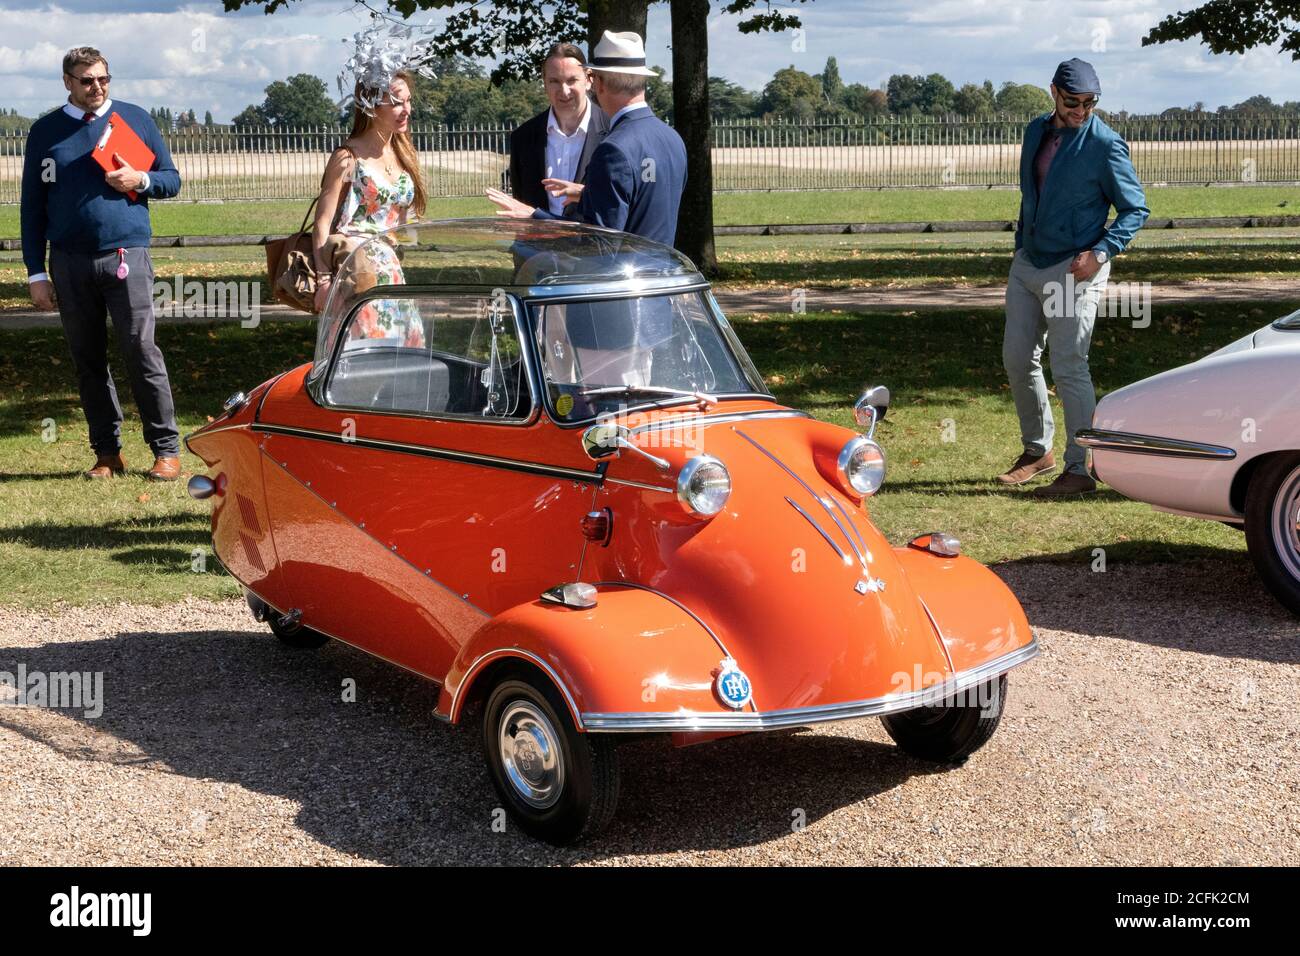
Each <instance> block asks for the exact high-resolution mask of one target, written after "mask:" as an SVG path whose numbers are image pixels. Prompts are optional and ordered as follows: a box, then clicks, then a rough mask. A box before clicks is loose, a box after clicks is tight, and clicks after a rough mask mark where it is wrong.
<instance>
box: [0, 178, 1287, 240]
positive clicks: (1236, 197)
mask: <svg viewBox="0 0 1300 956" xmlns="http://www.w3.org/2000/svg"><path fill="white" fill-rule="evenodd" d="M1147 201H1148V203H1149V205H1150V206H1151V213H1152V215H1153V216H1157V217H1168V218H1178V217H1186V216H1196V217H1199V216H1276V215H1284V214H1286V215H1300V188H1297V187H1291V186H1234V187H1212V186H1211V187H1204V186H1158V187H1152V188H1150V189H1148V191H1147ZM1018 208H1019V193H1018V192H1016V191H1015V190H1013V189H892V190H844V191H829V192H819V191H808V192H773V193H719V194H717V195H715V196H714V200H713V215H714V218H715V222H716V224H717V225H720V226H722V225H754V224H759V225H762V224H780V223H816V222H946V221H954V220H989V219H1015V218H1016V215H1017V210H1018ZM494 209H495V207H494V206H493V205H492V204H491V203H490V202H488V201H487V200H486V199H434V200H431V201H430V203H429V208H428V210H427V212H426V215H427V216H428V217H429V218H458V217H462V216H490V215H492V213H493V211H494ZM306 211H307V203H306V202H301V201H296V202H278V201H277V202H227V203H193V202H160V203H154V204H153V205H152V207H151V215H152V217H153V231H154V234H155V235H158V236H221V235H246V234H249V235H253V234H256V235H261V234H284V233H287V232H290V231H292V230H294V229H297V228H298V226H299V225H300V224H301V223H302V217H303V214H304V213H305V212H306ZM18 234H19V233H18V207H17V206H3V207H0V238H11V237H16V236H17V235H18Z"/></svg>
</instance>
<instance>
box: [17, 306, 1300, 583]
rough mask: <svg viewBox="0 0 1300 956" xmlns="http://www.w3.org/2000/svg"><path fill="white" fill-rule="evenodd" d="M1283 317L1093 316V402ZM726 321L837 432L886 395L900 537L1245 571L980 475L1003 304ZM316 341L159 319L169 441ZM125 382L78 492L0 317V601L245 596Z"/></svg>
mask: <svg viewBox="0 0 1300 956" xmlns="http://www.w3.org/2000/svg"><path fill="white" fill-rule="evenodd" d="M1296 305H1300V296H1298V297H1297V302H1296V303H1295V305H1293V306H1291V308H1294V307H1295V306H1296ZM1284 311H1287V309H1286V308H1283V307H1279V306H1277V305H1269V306H1264V307H1259V308H1252V307H1251V306H1249V305H1242V304H1240V303H1234V304H1231V305H1222V306H1216V305H1207V306H1203V307H1199V308H1196V309H1194V310H1193V309H1189V308H1186V307H1183V308H1157V309H1156V310H1155V318H1154V321H1153V323H1152V325H1151V327H1150V328H1147V329H1141V330H1135V329H1133V328H1131V326H1130V325H1129V324H1128V323H1127V322H1124V321H1122V320H1115V321H1114V322H1110V321H1107V320H1102V322H1101V324H1100V325H1099V327H1098V332H1097V335H1096V338H1095V345H1094V350H1093V368H1094V373H1095V376H1096V380H1097V385H1098V387H1099V389H1100V390H1101V391H1103V392H1104V391H1108V390H1111V389H1114V388H1117V387H1119V386H1121V385H1124V384H1126V383H1128V382H1131V381H1134V380H1136V379H1139V378H1142V377H1144V376H1147V375H1150V374H1152V373H1154V372H1156V371H1159V370H1161V369H1164V368H1169V367H1172V366H1176V365H1180V364H1183V363H1185V362H1187V361H1190V360H1192V359H1194V358H1197V357H1199V356H1201V355H1204V354H1206V353H1208V352H1210V351H1213V350H1214V349H1217V348H1218V347H1219V346H1221V345H1223V344H1224V343H1226V342H1229V341H1232V340H1233V339H1235V338H1238V337H1239V336H1241V335H1242V334H1244V333H1245V332H1247V331H1249V330H1250V329H1254V328H1256V327H1258V326H1261V325H1263V324H1264V323H1265V322H1266V321H1268V320H1269V319H1271V318H1272V317H1273V316H1275V315H1278V314H1281V313H1282V312H1284ZM733 318H734V320H735V324H736V328H737V331H738V332H739V334H740V336H741V338H742V339H743V340H744V342H745V344H746V347H747V348H748V349H749V351H750V353H751V355H752V357H753V358H754V361H755V362H756V364H757V365H758V367H759V368H760V369H761V370H762V371H763V374H764V375H765V376H766V378H767V381H768V383H769V386H770V387H771V388H772V389H773V391H774V392H775V394H776V396H777V397H778V398H779V399H780V400H781V401H783V402H785V403H788V404H791V405H794V406H796V407H800V408H803V409H806V410H808V411H810V412H812V413H813V414H815V415H817V416H818V417H821V418H826V419H829V420H832V421H835V422H838V423H840V424H845V425H847V424H849V420H850V419H849V407H850V405H851V404H852V401H853V399H854V398H855V397H856V395H857V394H858V392H859V391H860V389H861V388H862V386H863V385H865V384H874V383H880V384H885V385H888V386H889V387H890V388H891V389H892V390H893V395H894V404H893V407H892V408H891V409H890V412H889V416H888V418H887V419H886V420H885V422H884V423H883V424H882V426H881V430H880V439H881V442H882V444H883V445H884V447H885V450H886V453H887V454H888V455H889V479H888V481H887V483H886V485H885V489H884V491H883V492H882V493H881V494H880V495H879V496H878V497H877V498H876V499H875V500H874V501H873V502H872V505H871V511H872V515H873V517H874V519H875V520H876V522H877V523H878V524H879V525H880V527H881V528H882V530H884V531H885V533H886V534H888V535H889V536H890V537H891V539H892V540H894V541H895V542H900V541H902V540H905V539H906V538H907V537H909V536H911V535H913V534H916V533H919V532H923V531H928V530H932V529H935V528H943V529H945V530H949V531H952V532H954V533H956V534H957V535H959V536H960V537H961V538H962V539H963V541H964V542H965V547H966V551H967V553H968V554H971V555H972V556H974V557H976V558H978V559H980V560H984V561H1006V560H1013V559H1020V558H1046V559H1051V560H1058V561H1070V562H1074V561H1078V562H1091V561H1092V559H1093V554H1092V552H1093V549H1094V548H1098V547H1101V548H1105V549H1106V552H1107V559H1108V562H1109V564H1110V565H1111V566H1112V567H1113V566H1114V565H1115V564H1116V563H1117V562H1123V561H1184V560H1192V559H1201V558H1205V557H1218V558H1226V559H1229V560H1239V559H1240V560H1244V557H1243V556H1242V555H1241V554H1240V552H1241V550H1242V546H1243V545H1242V536H1241V535H1240V534H1239V533H1238V532H1236V531H1233V530H1231V529H1228V528H1225V527H1223V526H1221V525H1217V524H1214V523H1211V522H1204V521H1193V520H1190V519H1183V518H1175V517H1172V516H1169V515H1161V514H1158V513H1156V512H1154V511H1152V510H1151V509H1150V508H1148V507H1147V506H1146V505H1141V504H1137V503H1134V502H1129V501H1125V500H1124V499H1122V498H1120V497H1119V496H1118V495H1116V494H1114V493H1113V492H1105V493H1103V494H1100V495H1097V496H1094V497H1092V498H1089V499H1084V500H1079V501H1071V502H1053V503H1042V502H1037V501H1033V500H1031V499H1029V498H1028V497H1027V496H1026V494H1025V493H1024V490H1023V489H1021V490H1010V491H1008V490H1004V489H1002V488H1000V487H999V486H997V485H995V484H994V483H993V482H992V481H991V480H990V479H991V476H993V475H994V474H996V473H998V472H999V471H1002V470H1003V469H1004V468H1005V467H1006V466H1007V465H1008V464H1009V463H1010V462H1011V461H1012V460H1013V459H1014V458H1015V456H1016V455H1017V454H1018V452H1019V443H1018V434H1017V432H1018V430H1017V426H1016V418H1015V414H1014V411H1013V409H1012V405H1011V400H1010V396H1009V394H1008V392H1007V390H1006V386H1005V383H1004V380H1003V373H1002V370H1001V359H1000V355H1001V316H1000V314H999V313H998V312H997V311H978V312H970V313H962V312H946V313H921V314H905V315H880V314H825V313H810V314H807V315H800V316H795V315H780V316H735V317H733ZM313 335H314V328H313V327H312V325H310V324H308V323H281V322H264V323H263V324H262V325H260V326H259V327H258V328H256V329H251V330H248V329H242V328H240V327H239V326H238V324H237V323H228V324H222V325H219V326H195V325H163V326H160V327H159V329H158V341H159V344H160V345H161V347H162V349H163V351H164V354H165V355H166V358H167V362H168V367H169V369H170V372H171V378H172V383H173V390H174V392H175V397H176V402H177V413H178V416H179V419H180V425H181V430H182V431H183V432H188V431H190V430H193V429H194V428H195V427H197V426H198V425H199V424H201V423H202V422H203V421H205V420H206V416H207V415H210V414H212V413H214V412H215V411H216V410H217V409H218V408H219V407H220V403H221V400H222V399H223V398H224V397H225V396H226V395H228V394H229V393H231V392H233V391H236V390H238V389H244V390H247V389H249V388H250V387H251V386H253V385H255V384H257V383H258V382H260V381H262V380H264V379H266V378H268V377H270V376H271V375H273V374H275V373H276V372H279V371H281V370H283V369H285V368H287V367H290V366H293V365H296V364H298V363H299V362H301V361H304V360H305V359H306V358H307V357H308V356H309V355H310V353H311V349H312V341H313ZM115 367H117V368H119V369H120V368H121V363H120V362H116V363H115ZM118 374H119V387H120V388H121V389H122V393H123V396H124V404H125V405H126V409H127V416H128V419H127V422H126V426H125V454H126V456H127V460H128V462H129V463H130V464H131V465H132V467H133V468H134V469H135V473H134V474H133V475H131V476H129V477H126V478H122V479H114V480H111V481H107V482H96V483H91V482H87V481H85V480H83V479H81V478H80V477H79V476H80V472H81V470H82V469H84V468H85V467H87V466H88V465H89V463H90V455H89V452H88V450H87V446H86V426H85V422H84V420H83V418H82V416H81V411H80V408H79V406H78V401H77V397H76V391H75V384H74V381H73V376H72V369H71V365H70V361H69V359H68V358H67V355H66V351H65V346H64V344H63V341H62V338H61V335H60V333H59V332H58V331H57V330H45V329H38V330H23V331H17V330H4V329H3V326H2V325H0V569H3V582H4V583H3V593H0V603H4V604H18V605H25V606H35V607H50V606H53V605H56V604H59V603H61V602H66V603H70V604H93V603H104V602H116V601H126V600H130V601H149V602H160V603H161V602H169V601H174V600H178V599H180V598H183V597H185V596H187V595H198V596H204V597H225V596H232V595H235V594H236V593H238V592H237V588H236V586H235V584H234V582H233V581H232V580H231V579H230V578H228V577H226V576H225V575H224V574H223V573H222V572H221V571H220V569H219V568H218V567H217V565H216V562H215V561H214V560H213V558H212V556H211V553H210V550H209V549H210V546H211V541H210V537H209V518H208V514H209V509H208V506H207V505H206V504H203V503H201V502H196V501H193V500H191V499H190V498H189V497H187V496H186V494H185V490H184V483H183V482H178V483H174V484H168V485H156V484H151V483H149V482H147V481H145V480H144V479H143V478H142V477H140V472H141V471H142V470H143V469H144V468H145V467H146V466H147V465H148V464H149V463H150V461H149V453H148V450H147V449H146V448H145V447H144V445H143V443H142V441H141V439H140V428H139V421H138V419H137V417H136V415H135V409H134V406H133V405H132V404H130V402H129V401H128V400H126V393H127V391H128V390H127V386H126V382H125V380H124V378H123V377H122V376H121V373H120V372H119V373H118ZM1057 416H1058V419H1057V420H1058V422H1059V421H1060V411H1059V409H1057ZM51 422H52V423H53V428H50V427H49V425H50V423H51ZM43 433H44V435H43ZM44 438H52V439H53V440H51V441H46V440H44ZM946 438H955V440H952V441H948V440H945V439H946ZM574 440H575V441H576V440H577V439H576V437H575V439H574ZM1060 451H1061V448H1060V447H1059V446H1058V449H1057V452H1058V454H1059V453H1060ZM182 464H183V467H184V469H185V471H186V472H187V473H193V472H194V471H196V470H200V469H201V468H202V463H201V462H200V461H199V460H198V459H197V458H195V457H193V456H191V455H189V454H188V453H186V454H185V456H184V458H183V460H182ZM196 567H199V570H197V571H196V570H195V568H196Z"/></svg>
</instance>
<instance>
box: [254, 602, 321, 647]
mask: <svg viewBox="0 0 1300 956" xmlns="http://www.w3.org/2000/svg"><path fill="white" fill-rule="evenodd" d="M266 623H267V625H268V626H269V627H270V628H271V633H272V634H274V635H275V636H276V637H278V638H279V639H280V640H281V642H283V643H284V644H286V645H287V646H289V647H293V648H297V649H298V650H311V649H312V648H316V647H320V646H321V645H322V644H324V643H325V642H326V641H328V640H329V635H327V634H322V633H321V632H320V631H313V630H312V629H311V628H310V627H305V626H304V625H303V624H301V623H299V622H298V621H293V622H292V623H289V624H281V623H280V619H279V617H278V615H276V613H275V612H274V611H272V612H271V616H270V617H269V618H267V620H266Z"/></svg>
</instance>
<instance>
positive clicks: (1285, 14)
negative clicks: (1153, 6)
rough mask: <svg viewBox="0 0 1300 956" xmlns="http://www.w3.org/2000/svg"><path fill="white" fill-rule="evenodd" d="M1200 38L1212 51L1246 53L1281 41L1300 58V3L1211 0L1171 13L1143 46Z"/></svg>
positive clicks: (1291, 0)
mask: <svg viewBox="0 0 1300 956" xmlns="http://www.w3.org/2000/svg"><path fill="white" fill-rule="evenodd" d="M1197 38H1199V39H1200V41H1201V42H1202V43H1203V44H1205V45H1206V46H1208V47H1209V48H1210V52H1211V53H1245V52H1246V51H1247V50H1249V49H1252V48H1254V47H1257V46H1272V45H1273V44H1274V43H1277V42H1278V41H1279V40H1281V41H1282V50H1283V52H1289V53H1290V54H1291V59H1293V60H1300V3H1297V2H1296V0H1209V2H1208V3H1203V4H1201V5H1200V6H1199V7H1196V8H1194V9H1192V10H1188V11H1186V12H1179V13H1174V14H1170V15H1169V16H1167V17H1165V18H1164V19H1163V20H1161V21H1160V22H1159V23H1157V24H1156V25H1155V26H1154V27H1152V29H1151V32H1149V33H1148V34H1147V35H1146V36H1144V37H1143V38H1142V45H1143V46H1151V45H1152V44H1156V43H1171V42H1174V41H1176V40H1191V39H1197Z"/></svg>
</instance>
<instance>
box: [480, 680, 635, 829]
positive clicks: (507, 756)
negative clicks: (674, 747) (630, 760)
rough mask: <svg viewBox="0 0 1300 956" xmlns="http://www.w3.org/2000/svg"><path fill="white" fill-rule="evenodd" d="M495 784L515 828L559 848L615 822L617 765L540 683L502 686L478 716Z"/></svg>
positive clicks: (605, 743) (604, 744) (610, 751)
mask: <svg viewBox="0 0 1300 956" xmlns="http://www.w3.org/2000/svg"><path fill="white" fill-rule="evenodd" d="M483 755H484V757H485V758H486V760H487V765H488V772H489V773H490V774H491V777H492V785H493V786H494V787H495V788H496V791H497V794H498V795H499V796H500V797H501V800H502V802H503V803H504V804H505V808H506V810H507V811H508V812H509V813H510V816H511V817H513V818H514V820H515V822H516V823H518V824H519V827H520V829H522V830H523V831H524V832H525V833H527V834H529V835H530V836H534V837H537V838H538V839H541V840H545V841H546V842H548V843H553V844H556V845H557V846H563V845H564V844H567V843H574V842H576V841H578V840H581V839H584V838H586V837H589V836H593V835H595V834H596V833H598V832H600V831H601V830H602V829H604V827H605V826H607V825H608V824H609V821H610V820H611V819H612V818H613V816H614V808H615V805H616V804H617V802H618V761H617V755H616V753H615V750H614V744H613V742H612V741H611V740H610V739H609V738H608V737H607V736H605V735H602V734H585V733H579V732H578V730H577V727H576V726H575V725H574V723H573V718H572V717H570V716H569V709H568V707H566V706H565V703H564V701H563V699H561V697H560V695H559V692H558V691H557V690H556V689H555V687H554V686H553V685H552V684H551V682H550V681H548V680H546V679H545V678H543V677H541V676H534V675H532V674H520V675H516V676H513V677H511V678H509V679H506V680H503V681H502V682H501V683H499V684H498V685H497V686H496V687H495V688H494V689H493V690H492V693H491V695H490V696H489V697H488V701H487V706H486V707H485V708H484V711H483Z"/></svg>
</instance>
